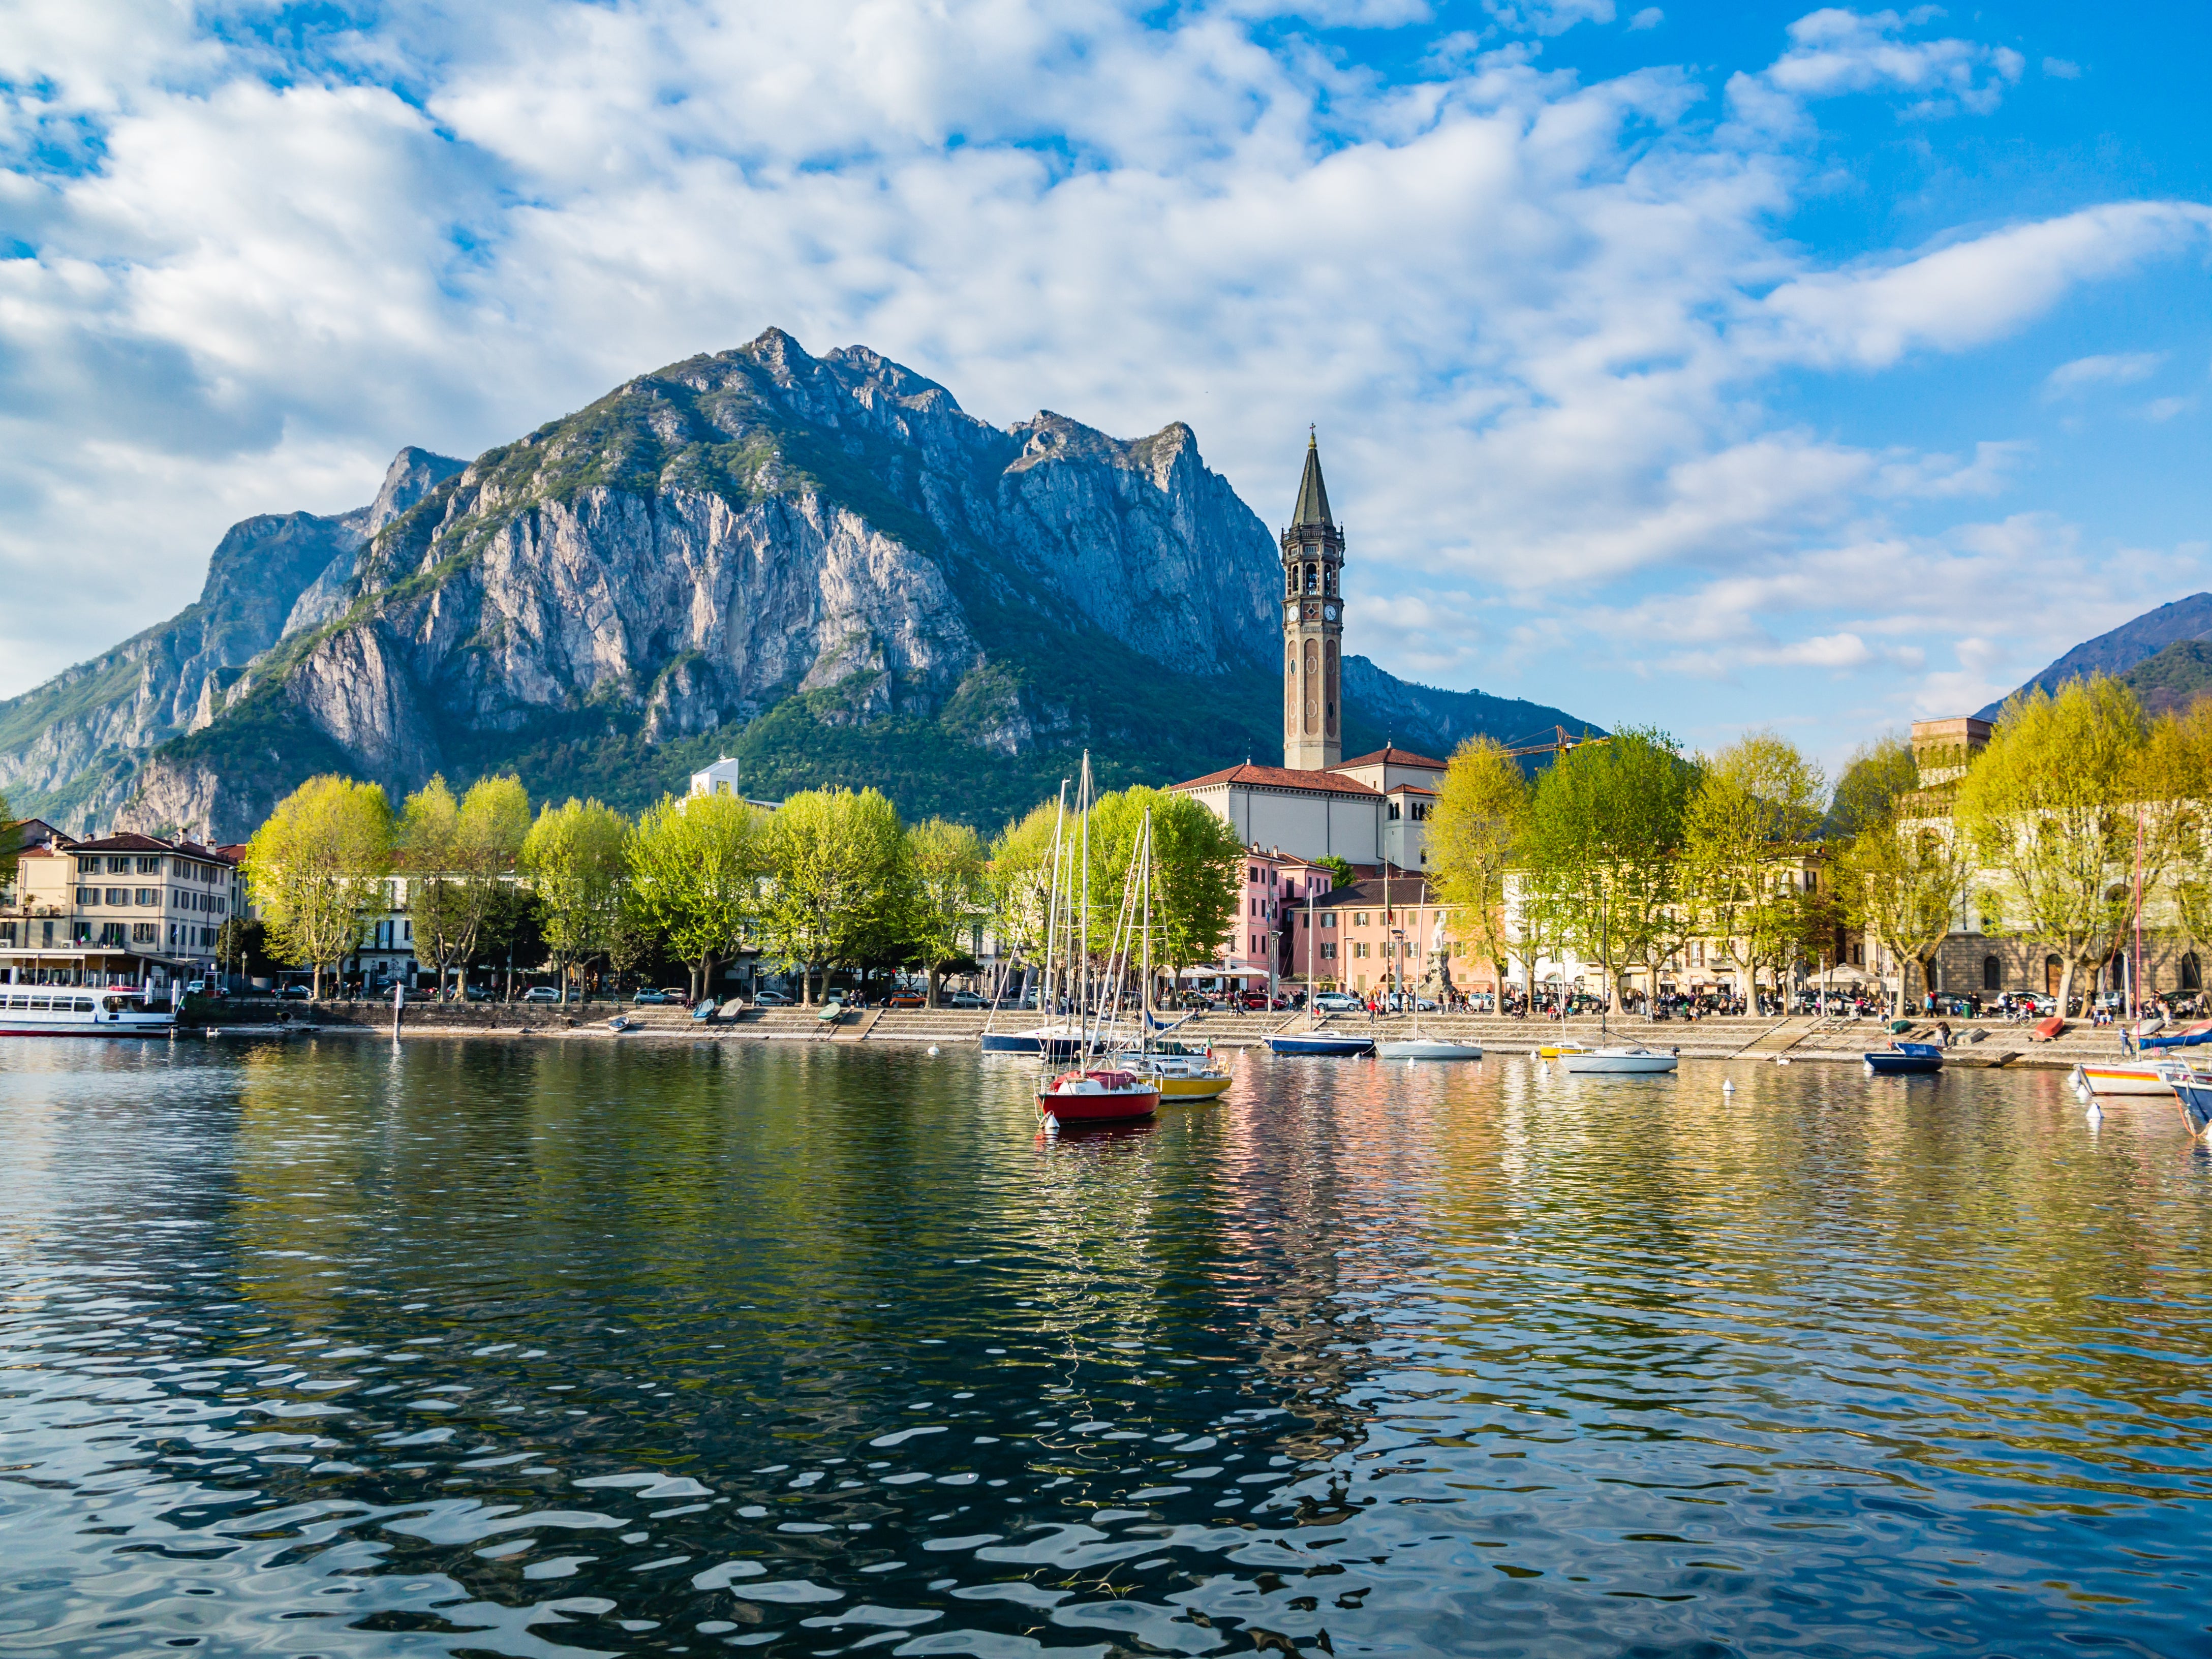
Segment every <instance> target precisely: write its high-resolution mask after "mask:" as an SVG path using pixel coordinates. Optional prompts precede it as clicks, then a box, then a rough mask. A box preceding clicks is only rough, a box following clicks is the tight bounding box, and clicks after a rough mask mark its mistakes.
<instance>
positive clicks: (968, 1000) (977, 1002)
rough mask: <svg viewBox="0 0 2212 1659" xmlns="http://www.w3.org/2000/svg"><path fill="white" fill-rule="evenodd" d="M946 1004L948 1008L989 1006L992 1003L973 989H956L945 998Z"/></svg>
mask: <svg viewBox="0 0 2212 1659" xmlns="http://www.w3.org/2000/svg"><path fill="white" fill-rule="evenodd" d="M945 1006H946V1007H948V1008H987V1007H988V1006H990V1005H989V1004H988V1003H987V1002H985V1001H984V1000H983V999H982V998H981V997H979V996H977V995H976V994H975V993H974V992H973V991H955V992H954V993H953V994H951V996H949V997H947V998H945Z"/></svg>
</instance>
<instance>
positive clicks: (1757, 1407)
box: [0, 1036, 2212, 1659]
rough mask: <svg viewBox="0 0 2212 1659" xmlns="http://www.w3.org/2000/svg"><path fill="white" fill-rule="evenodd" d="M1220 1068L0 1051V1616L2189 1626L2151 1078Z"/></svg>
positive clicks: (1249, 1062) (1876, 1646)
mask: <svg viewBox="0 0 2212 1659" xmlns="http://www.w3.org/2000/svg"><path fill="white" fill-rule="evenodd" d="M1239 1065H1240V1068H1241V1069H1240V1074H1239V1080H1238V1082H1237V1085H1236V1087H1235V1088H1234V1089H1233V1090H1232V1091H1231V1093H1230V1094H1229V1096H1228V1097H1226V1098H1225V1100H1224V1101H1223V1102H1221V1103H1219V1104H1218V1105H1214V1106H1211V1107H1206V1106H1200V1107H1194V1108H1171V1109H1170V1112H1169V1115H1166V1116H1164V1117H1163V1118H1162V1120H1161V1121H1159V1122H1158V1124H1157V1125H1156V1126H1154V1127H1150V1128H1146V1129H1142V1130H1139V1131H1135V1132H1124V1133H1115V1134H1112V1135H1109V1136H1108V1137H1105V1138H1097V1137H1091V1138H1084V1137H1068V1138H1063V1139H1057V1140H1051V1139H1041V1138H1040V1137H1039V1136H1038V1135H1037V1134H1036V1132H1035V1119H1034V1113H1033V1110H1032V1108H1031V1104H1030V1098H1029V1093H1028V1091H1029V1087H1030V1082H1031V1078H1032V1073H1030V1071H1028V1070H1027V1069H1025V1068H1024V1066H1021V1065H1020V1064H1019V1063H1018V1062H1017V1061H1014V1060H1002V1059H1000V1058H998V1057H992V1058H989V1059H986V1058H983V1057H981V1056H978V1055H975V1054H972V1053H965V1052H959V1053H947V1054H944V1055H941V1056H935V1057H933V1056H929V1055H926V1054H921V1053H920V1052H918V1051H915V1050H912V1049H897V1048H874V1047H871V1046H866V1045H836V1046H834V1047H833V1046H831V1045H829V1044H818V1045H817V1044H810V1043H800V1042H793V1043H784V1044H753V1045H747V1046H743V1047H739V1046H737V1045H730V1046H723V1045H720V1044H715V1043H711V1042H701V1043H697V1044H694V1043H690V1042H681V1041H678V1042H667V1043H665V1044H653V1045H650V1046H648V1045H645V1044H633V1045H629V1046H625V1045H624V1044H623V1043H618V1042H612V1041H576V1040H571V1041H566V1042H562V1041H540V1042H524V1041H514V1040H499V1039H453V1040H447V1039H427V1038H426V1039H421V1040H412V1041H409V1042H404V1043H402V1044H398V1045H394V1044H392V1043H390V1042H384V1041H380V1040H378V1039H375V1038H371V1037H362V1036H340V1037H335V1038H332V1037H323V1038H294V1039H292V1040H290V1041H289V1042H287V1041H283V1040H281V1039H279V1040H270V1041H265V1042H219V1043H218V1042H200V1041H184V1040H179V1042H175V1043H173V1044H172V1043H163V1042H146V1043H142V1044H132V1043H129V1042H90V1041H83V1040H74V1041H72V1040H66V1039H64V1040H36V1039H26V1040H9V1041H8V1042H4V1043H0V1127H4V1143H0V1295H4V1302H0V1360H4V1364H5V1367H6V1370H5V1371H4V1375H0V1528H4V1530H0V1656H13V1655H67V1656H71V1659H76V1656H103V1655H132V1656H137V1655H144V1654H149V1653H155V1652H160V1651H167V1650H197V1651H199V1652H201V1653H204V1654H228V1653H240V1654H243V1653H252V1654H283V1655H299V1656H306V1655H327V1656H338V1655H347V1656H352V1655H380V1656H381V1655H401V1654H404V1655H428V1654H447V1653H450V1654H463V1655H482V1654H501V1655H507V1654H512V1655H554V1654H571V1653H586V1652H589V1653H620V1652H653V1653H673V1652H684V1651H690V1652H694V1653H705V1652H713V1651H720V1650H726V1649H729V1648H733V1647H734V1648H739V1649H743V1648H755V1647H757V1648H759V1649H761V1650H764V1651H768V1652H773V1653H792V1654H800V1653H805V1654H817V1653H820V1654H828V1653H837V1652H848V1651H854V1650H880V1651H883V1652H885V1653H891V1654H901V1655H910V1654H975V1655H980V1656H987V1659H1015V1656H1024V1655H1033V1654H1039V1653H1054V1654H1060V1653H1070V1654H1072V1653H1084V1654H1093V1655H1101V1656H1103V1655H1105V1654H1108V1653H1109V1652H1121V1653H1133V1652H1134V1653H1140V1652H1158V1653H1171V1654H1201V1653H1216V1652H1218V1653H1231V1652H1248V1651H1252V1650H1255V1649H1265V1650H1272V1651H1274V1652H1278V1653H1287V1652H1290V1651H1292V1650H1296V1651H1298V1652H1301V1653H1325V1654H1331V1655H1350V1654H1354V1653H1372V1654H1384V1653H1387V1654H1391V1655H1418V1654H1426V1653H1438V1654H1498V1655H1506V1654H1528V1655H1540V1654H1541V1655H1547V1656H1553V1655H1585V1654H1587V1655H1651V1656H1656V1655H1680V1656H1707V1655H1712V1656H1717V1655H1729V1654H1743V1655H1752V1654H1772V1653H1776V1652H1780V1651H1784V1650H1786V1651H1789V1652H1790V1653H1793V1654H1798V1655H1806V1656H1815V1655H1831V1654H1853V1655H1857V1654H1865V1655H1883V1656H1899V1655H1906V1656H1909V1655H1922V1654H1999V1653H2002V1654H2015V1655H2017V1654H2028V1653H2049V1654H2057V1653H2067V1654H2075V1655H2078V1654H2080V1653H2081V1652H2083V1651H2085V1650H2100V1651H2111V1652H2118V1653H2127V1654H2179V1653H2202V1652H2205V1651H2207V1650H2208V1648H2212V1639H2208V1637H2207V1626H2208V1622H2212V1614H2208V1610H2207V1606H2206V1592H2207V1589H2208V1588H2212V1577H2208V1573H2207V1565H2208V1563H2209V1562H2212V1551H2208V1549H2207V1547H2206V1545H2205V1542H2204V1541H2203V1540H2202V1539H2200V1538H2199V1537H2198V1536H2197V1531H2196V1523H2197V1521H2198V1520H2200V1519H2202V1518H2204V1517H2205V1516H2206V1514H2207V1511H2206V1510H2201V1509H2199V1508H2198V1505H2199V1504H2202V1503H2203V1502H2204V1501H2205V1500H2206V1498H2207V1496H2208V1494H2212V1453H2208V1451H2207V1446H2208V1443H2212V1405H2209V1404H2208V1399H2207V1394H2206V1381H2207V1356H2208V1352H2212V1274H2208V1271H2207V1264H2206V1249H2207V1240H2208V1237H2212V1159H2208V1158H2207V1156H2206V1154H2205V1153H2204V1152H2201V1151H2199V1150H2198V1149H2197V1148H2196V1147H2194V1146H2192V1145H2191V1143H2190V1142H2189V1140H2188V1139H2187V1138H2186V1136H2185V1133H2184V1131H2183V1129H2182V1127H2181V1126H2180V1123H2179V1118H2178V1115H2177V1114H2176V1112H2175V1111H2174V1109H2173V1108H2172V1105H2171V1103H2152V1102H2140V1103H2118V1104H2116V1105H2114V1106H2112V1108H2110V1109H2108V1110H2107V1113H2106V1116H2105V1117H2104V1119H2103V1121H2101V1123H2098V1124H2094V1125H2093V1124H2092V1123H2091V1122H2090V1121H2088V1120H2087V1118H2086V1117H2085V1115H2084V1114H2083V1112H2082V1110H2081V1106H2080V1104H2079V1103H2078V1102H2077V1101H2075V1098H2074V1097H2073V1096H2072V1095H2071V1094H2070V1093H2069V1091H2068V1090H2067V1089H2066V1086H2065V1081H2064V1078H2063V1074H2060V1073H2007V1072H1980V1073H1974V1072H1959V1073H1951V1074H1948V1075H1946V1076H1943V1077H1942V1078H1939V1079H1869V1078H1868V1077H1867V1076H1865V1075H1864V1073H1863V1072H1862V1070H1861V1069H1860V1068H1858V1067H1857V1066H1842V1065H1832V1064H1830V1065H1814V1064H1801V1065H1798V1066H1789V1067H1780V1066H1772V1065H1764V1066H1760V1065H1751V1064H1737V1065H1735V1066H1723V1065H1719V1064H1686V1065H1685V1066H1684V1069H1683V1071H1682V1073H1681V1074H1680V1076H1679V1077H1675V1078H1671V1079H1568V1078H1565V1077H1563V1076H1560V1075H1558V1074H1557V1072H1556V1068H1547V1067H1544V1066H1540V1065H1539V1064H1537V1063H1536V1062H1535V1061H1534V1060H1529V1059H1527V1058H1522V1057H1520V1056H1503V1057H1494V1058H1492V1060H1488V1061H1486V1063H1484V1064H1483V1065H1482V1066H1469V1067H1464V1068H1459V1069H1448V1068H1441V1067H1439V1068H1431V1069H1425V1070H1424V1069H1416V1068H1408V1067H1404V1066H1399V1067H1389V1066H1381V1065H1378V1064H1376V1063H1374V1062H1370V1061H1364V1060H1349V1061H1346V1060H1337V1061H1330V1060H1271V1059H1269V1058H1268V1057H1267V1056H1266V1055H1263V1054H1247V1055H1244V1056H1243V1057H1242V1058H1241V1060H1240V1061H1239ZM1723 1079H1732V1080H1733V1081H1734V1083H1735V1091H1734V1092H1732V1093H1731V1092H1729V1091H1724V1090H1723V1087H1722V1084H1723Z"/></svg>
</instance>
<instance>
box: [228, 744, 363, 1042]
mask: <svg viewBox="0 0 2212 1659" xmlns="http://www.w3.org/2000/svg"><path fill="white" fill-rule="evenodd" d="M245 865H246V885H247V888H248V890H249V891H250V892H251V893H252V896H253V902H254V906H255V908H257V909H258V910H259V911H260V913H261V915H262V918H263V921H264V923H265V924H266V926H267V927H268V930H269V936H270V939H271V940H272V941H273V943H274V945H275V948H276V952H277V954H278V955H280V956H282V957H284V958H285V959H286V960H288V961H290V962H296V963H301V964H302V965H304V966H307V967H310V968H312V969H313V970H314V984H313V993H312V994H313V996H314V997H315V998H316V999H317V1000H320V999H321V997H322V994H323V969H325V968H326V967H329V968H335V967H336V966H337V963H340V962H341V961H343V959H344V958H345V957H347V956H349V955H350V954H351V953H352V952H353V951H356V949H358V948H359V947H360V945H361V930H362V916H363V915H364V914H365V913H366V912H367V911H368V909H370V908H372V907H380V906H381V904H382V902H383V899H384V879H385V877H386V874H387V873H388V872H390V870H391V867H392V806H391V803H390V802H389V801H387V800H386V799H385V794H384V791H383V790H382V788H380V787H378V786H377V785H375V784H373V783H356V782H355V781H353V780H351V779H350V778H341V777H337V776H335V775H325V776H323V777H319V778H310V779H308V780H307V782H305V783H303V784H301V786H300V787H298V788H297V789H295V790H294V791H293V792H292V793H290V794H289V795H287V796H286V797H285V798H284V799H283V800H281V801H279V802H278V803H277V804H276V811H273V812H271V813H270V815H269V817H268V818H267V820H266V821H265V822H264V823H263V824H262V825H261V827H260V828H259V829H256V830H255V831H254V832H253V838H252V841H251V842H248V843H247V844H246V859H245Z"/></svg>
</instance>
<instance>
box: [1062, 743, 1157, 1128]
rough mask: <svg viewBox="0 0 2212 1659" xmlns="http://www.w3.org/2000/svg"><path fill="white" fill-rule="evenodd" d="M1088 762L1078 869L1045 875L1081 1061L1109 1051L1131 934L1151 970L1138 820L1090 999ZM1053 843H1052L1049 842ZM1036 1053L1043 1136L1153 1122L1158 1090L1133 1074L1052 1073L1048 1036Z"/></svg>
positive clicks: (1107, 1070) (1080, 795)
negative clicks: (1063, 947) (1063, 937)
mask: <svg viewBox="0 0 2212 1659" xmlns="http://www.w3.org/2000/svg"><path fill="white" fill-rule="evenodd" d="M1076 813H1077V817H1078V819H1079V824H1080V829H1081V847H1082V855H1081V860H1080V865H1079V867H1078V868H1075V869H1073V870H1072V869H1070V868H1069V865H1070V863H1071V862H1073V861H1072V860H1054V869H1053V902H1052V913H1053V915H1054V917H1055V918H1056V917H1057V916H1058V915H1059V913H1060V890H1061V887H1062V886H1063V884H1066V886H1068V887H1069V889H1070V891H1069V902H1068V907H1067V914H1068V927H1067V944H1068V957H1067V959H1068V961H1069V963H1070V966H1071V969H1072V970H1073V972H1072V977H1073V981H1074V987H1075V1001H1074V1012H1075V1014H1076V1016H1077V1022H1078V1023H1077V1024H1076V1027H1075V1030H1074V1031H1073V1054H1074V1055H1076V1056H1085V1055H1089V1054H1094V1053H1096V1052H1097V1051H1098V1050H1099V1049H1100V1048H1111V1047H1113V1046H1115V1044H1114V1042H1113V1038H1114V1036H1115V1028H1116V1027H1117V1026H1118V1024H1119V1023H1120V1019H1121V1002H1122V981H1123V980H1124V979H1125V978H1126V977H1127V973H1128V970H1129V968H1130V966H1131V962H1130V957H1131V952H1132V947H1133V946H1134V945H1136V944H1137V940H1138V935H1139V932H1141V933H1142V934H1143V950H1144V951H1145V954H1146V969H1149V968H1150V966H1151V954H1150V953H1151V946H1152V930H1151V928H1150V927H1149V925H1143V926H1141V927H1140V923H1139V915H1141V916H1142V917H1143V921H1144V923H1145V924H1149V921H1150V919H1151V909H1152V860H1151V857H1150V852H1151V848H1150V841H1151V830H1152V820H1151V817H1150V815H1149V814H1147V815H1146V823H1145V829H1144V832H1143V834H1142V836H1140V837H1139V841H1140V846H1139V852H1140V853H1142V854H1144V856H1142V857H1139V858H1132V859H1131V860H1129V872H1128V875H1127V878H1125V879H1124V880H1123V882H1122V884H1121V911H1120V914H1119V915H1118V916H1117V917H1116V918H1115V924H1114V937H1113V940H1112V942H1111V944H1110V945H1109V949H1108V951H1107V968H1106V972H1105V974H1104V975H1103V977H1102V978H1101V980H1100V982H1099V986H1098V994H1097V995H1096V996H1095V997H1094V996H1092V995H1091V902H1090V900H1091V755H1090V752H1089V751H1088V750H1085V752H1084V756H1083V781H1082V783H1081V784H1080V785H1079V788H1078V791H1077V794H1076ZM1055 839H1058V837H1055ZM1056 932H1057V929H1056V928H1054V929H1053V930H1051V931H1048V933H1047V934H1046V944H1045V962H1046V967H1047V972H1046V979H1047V981H1049V980H1050V978H1051V973H1050V966H1051V961H1052V952H1053V948H1054V943H1055V940H1054V933H1056ZM1151 1036H1152V1033H1151V1032H1150V1031H1149V1030H1144V1029H1142V1027H1141V1024H1140V1029H1139V1038H1138V1044H1139V1058H1140V1060H1141V1056H1142V1054H1144V1052H1145V1050H1146V1048H1147V1047H1148V1046H1149V1044H1150V1042H1151ZM1041 1037H1042V1041H1041V1048H1042V1054H1043V1056H1044V1058H1045V1060H1046V1061H1047V1064H1046V1065H1045V1066H1042V1068H1041V1069H1040V1071H1039V1073H1038V1076H1037V1089H1036V1103H1037V1115H1038V1116H1040V1117H1041V1118H1042V1119H1043V1120H1044V1122H1045V1127H1047V1128H1049V1129H1058V1128H1066V1127H1091V1126H1095V1125H1099V1124H1109V1123H1131V1122H1136V1121H1140V1120H1142V1119H1145V1118H1148V1117H1152V1116H1153V1115H1156V1114H1157V1113H1158V1111H1159V1109H1160V1090H1159V1085H1158V1084H1157V1083H1155V1082H1153V1081H1152V1080H1151V1079H1148V1078H1146V1077H1145V1076H1143V1075H1142V1074H1141V1073H1139V1072H1136V1071H1133V1070H1127V1069H1125V1068H1123V1067H1121V1066H1099V1067H1097V1068H1095V1069H1094V1068H1089V1067H1085V1066H1083V1065H1082V1064H1081V1062H1080V1060H1078V1064H1077V1065H1076V1066H1073V1067H1072V1068H1071V1069H1069V1070H1067V1071H1064V1072H1060V1073H1054V1071H1053V1070H1052V1067H1051V1065H1050V1063H1049V1062H1050V1061H1051V1060H1052V1059H1053V1057H1054V1055H1053V1050H1054V1046H1055V1040H1056V1034H1054V1033H1052V1032H1051V1031H1050V1030H1049V1028H1048V1029H1047V1030H1046V1031H1044V1032H1043V1033H1041Z"/></svg>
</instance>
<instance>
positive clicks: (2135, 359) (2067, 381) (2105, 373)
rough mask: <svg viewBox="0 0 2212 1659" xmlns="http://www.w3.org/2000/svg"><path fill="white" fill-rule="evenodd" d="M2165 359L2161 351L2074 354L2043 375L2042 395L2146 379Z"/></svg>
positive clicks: (2060, 395) (2065, 394)
mask: <svg viewBox="0 0 2212 1659" xmlns="http://www.w3.org/2000/svg"><path fill="white" fill-rule="evenodd" d="M2165 361H2166V354H2165V353H2164V352H2162V351H2124V352H2118V353H2115V354H2113V355H2112V356H2101V357H2076V358H2075V359H2074V360H2073V362H2066V363H2061V364H2059V365H2058V367H2057V368H2054V369H2052V370H2051V373H2050V374H2046V375H2045V376H2044V380H2043V390H2044V395H2045V396H2046V397H2051V398H2063V397H2067V396H2070V395H2071V394H2073V393H2075V392H2080V391H2081V390H2083V389H2084V388H2085V387H2088V386H2126V385H2128V384H2130V382H2132V381H2136V380H2148V379H2149V378H2150V376H2151V375H2152V374H2154V373H2155V372H2156V371H2157V368H2158V366H2159V365H2160V363H2162V362H2165Z"/></svg>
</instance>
